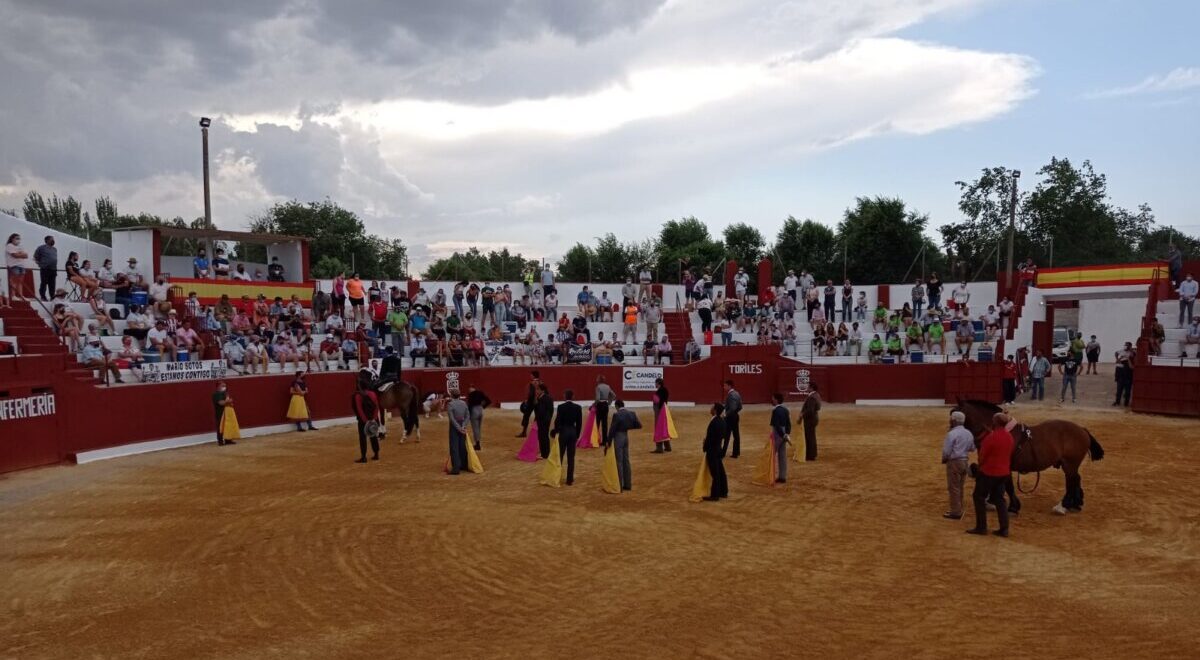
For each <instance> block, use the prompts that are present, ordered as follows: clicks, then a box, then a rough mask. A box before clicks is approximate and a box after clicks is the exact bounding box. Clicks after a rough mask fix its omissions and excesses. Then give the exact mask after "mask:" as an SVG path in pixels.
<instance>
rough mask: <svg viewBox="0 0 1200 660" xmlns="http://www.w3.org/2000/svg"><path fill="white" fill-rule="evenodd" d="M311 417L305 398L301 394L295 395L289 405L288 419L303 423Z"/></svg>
mask: <svg viewBox="0 0 1200 660" xmlns="http://www.w3.org/2000/svg"><path fill="white" fill-rule="evenodd" d="M309 417H310V415H309V414H308V403H307V402H306V401H305V400H304V397H302V396H300V395H299V394H293V395H292V400H291V402H290V403H288V409H287V418H288V419H291V420H295V421H301V422H302V421H304V420H306V419H308V418H309Z"/></svg>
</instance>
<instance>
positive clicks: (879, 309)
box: [871, 302, 888, 332]
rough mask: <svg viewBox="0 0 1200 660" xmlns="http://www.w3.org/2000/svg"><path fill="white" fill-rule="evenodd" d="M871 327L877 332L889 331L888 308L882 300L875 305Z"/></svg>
mask: <svg viewBox="0 0 1200 660" xmlns="http://www.w3.org/2000/svg"><path fill="white" fill-rule="evenodd" d="M871 329H872V330H874V331H875V332H887V329H888V308H887V307H885V306H884V304H883V303H882V302H880V303H879V304H877V305H875V313H874V315H873V317H872V320H871Z"/></svg>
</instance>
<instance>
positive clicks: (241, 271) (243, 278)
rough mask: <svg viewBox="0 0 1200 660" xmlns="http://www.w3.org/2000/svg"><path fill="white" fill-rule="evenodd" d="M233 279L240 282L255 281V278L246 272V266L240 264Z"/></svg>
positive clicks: (234, 272)
mask: <svg viewBox="0 0 1200 660" xmlns="http://www.w3.org/2000/svg"><path fill="white" fill-rule="evenodd" d="M233 279H235V280H237V281H239V282H251V281H253V280H254V277H253V276H252V275H250V273H248V272H246V266H245V264H238V265H237V268H236V269H234V271H233Z"/></svg>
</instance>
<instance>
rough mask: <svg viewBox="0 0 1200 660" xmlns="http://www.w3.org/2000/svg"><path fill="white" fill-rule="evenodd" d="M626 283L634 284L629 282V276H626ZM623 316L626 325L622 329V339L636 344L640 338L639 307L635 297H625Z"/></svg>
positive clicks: (630, 285) (628, 284)
mask: <svg viewBox="0 0 1200 660" xmlns="http://www.w3.org/2000/svg"><path fill="white" fill-rule="evenodd" d="M626 285H627V286H629V287H632V286H633V285H632V284H630V283H629V278H626ZM635 293H636V291H635ZM621 316H622V321H623V322H624V325H623V326H622V329H621V341H623V342H624V343H626V344H636V343H637V341H638V338H637V322H638V308H637V305H636V304H635V303H634V301H633V298H631V297H626V298H625V310H624V312H623V313H622V315H621Z"/></svg>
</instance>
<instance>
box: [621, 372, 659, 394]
mask: <svg viewBox="0 0 1200 660" xmlns="http://www.w3.org/2000/svg"><path fill="white" fill-rule="evenodd" d="M662 377H663V370H662V367H626V368H625V369H623V370H622V372H621V389H622V390H624V391H626V392H653V391H654V390H655V385H654V381H655V380H657V379H659V378H662Z"/></svg>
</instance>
